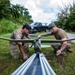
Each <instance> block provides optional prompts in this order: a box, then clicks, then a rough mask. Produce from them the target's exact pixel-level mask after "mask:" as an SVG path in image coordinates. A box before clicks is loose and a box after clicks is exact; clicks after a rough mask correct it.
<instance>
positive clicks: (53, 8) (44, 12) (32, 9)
mask: <svg viewBox="0 0 75 75" xmlns="http://www.w3.org/2000/svg"><path fill="white" fill-rule="evenodd" d="M11 3H13V4H16V3H17V4H21V5H24V6H25V7H26V8H27V9H28V10H29V13H30V15H31V16H32V19H33V20H34V21H39V22H46V23H50V22H51V21H54V20H56V19H57V16H56V15H57V13H58V12H59V10H58V8H59V7H60V8H61V9H63V8H64V6H65V5H67V4H68V3H73V0H12V1H11Z"/></svg>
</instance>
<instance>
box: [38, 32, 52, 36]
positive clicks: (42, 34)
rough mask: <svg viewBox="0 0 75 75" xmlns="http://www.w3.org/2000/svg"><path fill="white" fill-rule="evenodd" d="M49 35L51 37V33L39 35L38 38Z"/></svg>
mask: <svg viewBox="0 0 75 75" xmlns="http://www.w3.org/2000/svg"><path fill="white" fill-rule="evenodd" d="M50 35H52V32H49V33H45V34H41V35H39V36H38V37H42V36H50Z"/></svg>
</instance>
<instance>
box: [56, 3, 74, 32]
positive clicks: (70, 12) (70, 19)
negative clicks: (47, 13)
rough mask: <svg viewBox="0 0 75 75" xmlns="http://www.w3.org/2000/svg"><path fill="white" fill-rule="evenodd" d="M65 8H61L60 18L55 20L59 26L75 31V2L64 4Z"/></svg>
mask: <svg viewBox="0 0 75 75" xmlns="http://www.w3.org/2000/svg"><path fill="white" fill-rule="evenodd" d="M64 6H65V8H64V9H60V13H58V19H57V21H55V23H56V25H57V26H58V27H61V28H63V29H65V30H68V31H75V2H73V4H69V5H64Z"/></svg>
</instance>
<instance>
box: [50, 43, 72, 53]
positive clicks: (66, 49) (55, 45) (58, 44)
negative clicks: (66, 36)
mask: <svg viewBox="0 0 75 75" xmlns="http://www.w3.org/2000/svg"><path fill="white" fill-rule="evenodd" d="M51 46H52V47H53V49H54V52H55V53H56V51H57V50H59V49H60V48H61V44H60V43H53V44H51ZM70 48H71V44H70V43H68V44H67V46H66V48H65V49H64V50H63V51H62V53H61V54H64V53H65V52H67V51H68V50H69V49H70Z"/></svg>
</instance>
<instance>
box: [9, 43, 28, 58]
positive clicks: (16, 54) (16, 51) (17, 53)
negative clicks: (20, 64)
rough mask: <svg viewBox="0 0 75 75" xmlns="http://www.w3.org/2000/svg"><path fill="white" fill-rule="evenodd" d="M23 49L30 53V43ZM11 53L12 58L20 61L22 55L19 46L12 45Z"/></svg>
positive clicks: (24, 45)
mask: <svg viewBox="0 0 75 75" xmlns="http://www.w3.org/2000/svg"><path fill="white" fill-rule="evenodd" d="M23 49H24V51H25V53H28V52H29V43H24V44H23ZM10 53H11V56H12V57H13V58H15V59H18V58H19V56H20V55H21V53H20V50H19V48H18V45H17V44H16V43H15V42H12V43H10Z"/></svg>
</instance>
